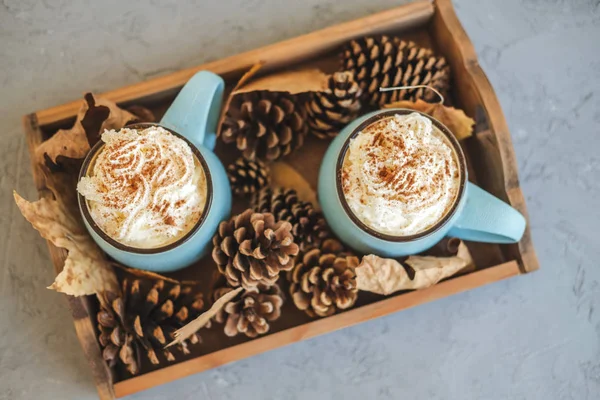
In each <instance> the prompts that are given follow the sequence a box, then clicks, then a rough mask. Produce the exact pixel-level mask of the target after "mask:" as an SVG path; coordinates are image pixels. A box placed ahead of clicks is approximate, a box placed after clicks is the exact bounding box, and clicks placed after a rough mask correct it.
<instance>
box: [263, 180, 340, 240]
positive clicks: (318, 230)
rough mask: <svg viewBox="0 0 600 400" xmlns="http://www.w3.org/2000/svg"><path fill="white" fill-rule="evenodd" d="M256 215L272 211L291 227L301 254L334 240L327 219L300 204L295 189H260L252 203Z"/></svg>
mask: <svg viewBox="0 0 600 400" xmlns="http://www.w3.org/2000/svg"><path fill="white" fill-rule="evenodd" d="M252 208H253V209H254V211H256V212H263V213H264V212H269V213H271V214H273V215H274V216H275V219H276V220H277V221H288V222H289V223H290V224H292V233H293V235H294V240H295V242H296V243H297V244H298V245H299V246H300V251H306V250H307V249H309V248H311V247H319V246H320V245H321V243H322V242H323V240H325V239H327V238H329V237H331V233H330V231H329V228H328V227H327V223H326V222H325V218H324V217H323V214H322V213H321V212H320V211H317V210H315V208H314V206H313V205H312V203H310V202H308V201H300V199H298V195H297V194H296V191H295V190H294V189H283V188H275V189H273V188H270V187H266V188H263V189H261V190H260V191H259V192H258V193H257V194H256V195H255V196H254V198H253V200H252Z"/></svg>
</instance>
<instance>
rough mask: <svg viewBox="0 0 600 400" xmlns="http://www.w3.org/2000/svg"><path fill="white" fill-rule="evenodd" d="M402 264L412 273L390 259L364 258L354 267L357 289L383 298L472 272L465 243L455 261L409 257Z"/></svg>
mask: <svg viewBox="0 0 600 400" xmlns="http://www.w3.org/2000/svg"><path fill="white" fill-rule="evenodd" d="M404 263H405V264H406V265H407V266H409V267H410V268H411V269H412V271H411V270H410V269H408V268H407V267H406V266H404V265H402V264H401V263H399V262H398V261H396V260H394V259H391V258H382V257H379V256H376V255H372V254H371V255H368V256H364V257H363V259H362V261H361V263H360V265H359V266H358V267H356V283H357V286H358V289H360V290H365V291H369V292H373V293H378V294H383V295H389V294H392V293H394V292H397V291H399V290H414V289H424V288H427V287H430V286H432V285H435V284H436V283H438V282H439V281H441V280H442V279H445V278H448V277H450V276H452V275H454V274H456V273H458V272H461V271H466V270H468V269H469V268H474V265H473V261H472V259H471V254H470V253H469V250H468V249H467V246H466V245H465V244H464V243H461V244H460V245H459V247H458V254H457V255H456V256H454V257H432V256H411V257H409V258H408V259H407V260H406V261H405V262H404ZM409 272H410V274H409ZM411 275H414V276H412V277H411Z"/></svg>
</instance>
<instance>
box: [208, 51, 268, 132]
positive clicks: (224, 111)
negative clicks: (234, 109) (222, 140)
mask: <svg viewBox="0 0 600 400" xmlns="http://www.w3.org/2000/svg"><path fill="white" fill-rule="evenodd" d="M263 65H265V63H264V62H259V63H258V64H254V65H253V66H252V67H251V68H250V69H249V70H248V71H246V72H245V73H244V75H242V77H241V78H240V80H239V81H238V83H236V85H235V87H234V88H233V90H232V91H231V93H233V92H235V91H236V90H238V89H239V88H240V87H242V86H243V85H245V84H246V82H248V81H249V80H250V79H251V78H252V77H253V76H254V75H256V73H257V72H258V70H259V69H261V68H262V67H263ZM231 93H230V94H229V96H228V97H227V100H225V104H224V105H223V109H222V110H221V117H220V118H219V126H218V127H217V136H221V129H222V128H223V121H225V116H226V115H227V111H228V110H229V106H230V105H231V100H232V99H233V95H232V94H231Z"/></svg>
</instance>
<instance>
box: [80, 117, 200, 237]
mask: <svg viewBox="0 0 600 400" xmlns="http://www.w3.org/2000/svg"><path fill="white" fill-rule="evenodd" d="M102 141H103V142H104V143H105V144H104V146H103V147H102V149H101V150H100V151H99V153H98V154H97V156H96V159H95V160H94V161H93V162H92V164H91V165H90V169H89V170H88V174H87V176H85V177H83V178H81V180H80V181H79V183H78V185H77V190H78V191H79V193H81V194H82V195H83V196H84V197H85V198H86V200H87V204H88V208H89V210H90V214H91V216H92V218H93V219H94V221H95V222H96V224H97V225H98V226H99V227H100V229H102V230H103V231H104V232H105V233H106V234H107V235H108V236H110V237H111V238H113V239H114V240H116V241H118V242H120V243H122V244H125V245H128V246H132V247H137V248H156V247H162V246H165V245H168V244H170V243H172V242H174V241H176V240H178V239H180V238H181V237H182V236H184V235H185V234H186V233H188V232H189V231H190V230H191V229H192V228H193V226H194V225H195V224H196V222H198V220H199V219H200V216H201V215H202V212H203V209H204V206H205V203H206V193H207V183H206V176H205V174H204V170H203V168H202V166H201V165H200V162H199V161H198V159H197V158H196V156H195V155H194V153H193V152H192V149H191V148H190V146H189V145H188V144H187V143H186V142H185V141H184V140H182V139H180V138H178V137H177V136H175V135H173V134H171V133H170V132H169V131H167V130H166V129H164V128H161V127H156V126H153V127H150V128H147V129H144V130H139V131H138V130H136V129H127V128H123V129H121V130H120V131H115V130H106V131H104V133H103V134H102Z"/></svg>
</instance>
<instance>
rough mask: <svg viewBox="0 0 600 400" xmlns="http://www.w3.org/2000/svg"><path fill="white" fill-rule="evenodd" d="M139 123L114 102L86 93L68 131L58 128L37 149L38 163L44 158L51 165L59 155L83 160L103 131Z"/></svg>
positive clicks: (133, 116)
mask: <svg viewBox="0 0 600 400" xmlns="http://www.w3.org/2000/svg"><path fill="white" fill-rule="evenodd" d="M138 120H140V118H139V117H136V116H135V115H134V114H132V113H130V112H129V111H126V110H123V109H122V108H119V107H118V106H117V105H116V104H115V103H114V102H112V101H110V100H107V99H104V98H102V97H96V96H94V95H93V94H92V93H86V94H85V96H84V102H83V104H82V105H81V108H80V109H79V111H78V113H77V118H76V120H75V124H74V125H73V127H72V128H71V129H61V130H59V131H58V132H56V133H55V134H54V135H53V136H52V137H51V138H50V139H48V140H46V141H45V142H42V144H40V145H39V146H38V148H37V149H36V157H37V159H38V161H39V162H40V163H43V161H44V155H47V156H48V158H50V160H51V161H52V162H53V163H56V162H57V161H56V159H57V157H59V156H64V157H69V158H84V157H85V155H86V154H87V152H88V151H89V150H90V146H93V145H94V144H95V143H96V142H97V141H98V140H100V135H101V134H102V132H104V130H105V129H121V128H122V127H123V126H125V125H127V124H128V123H130V122H134V121H138Z"/></svg>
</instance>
